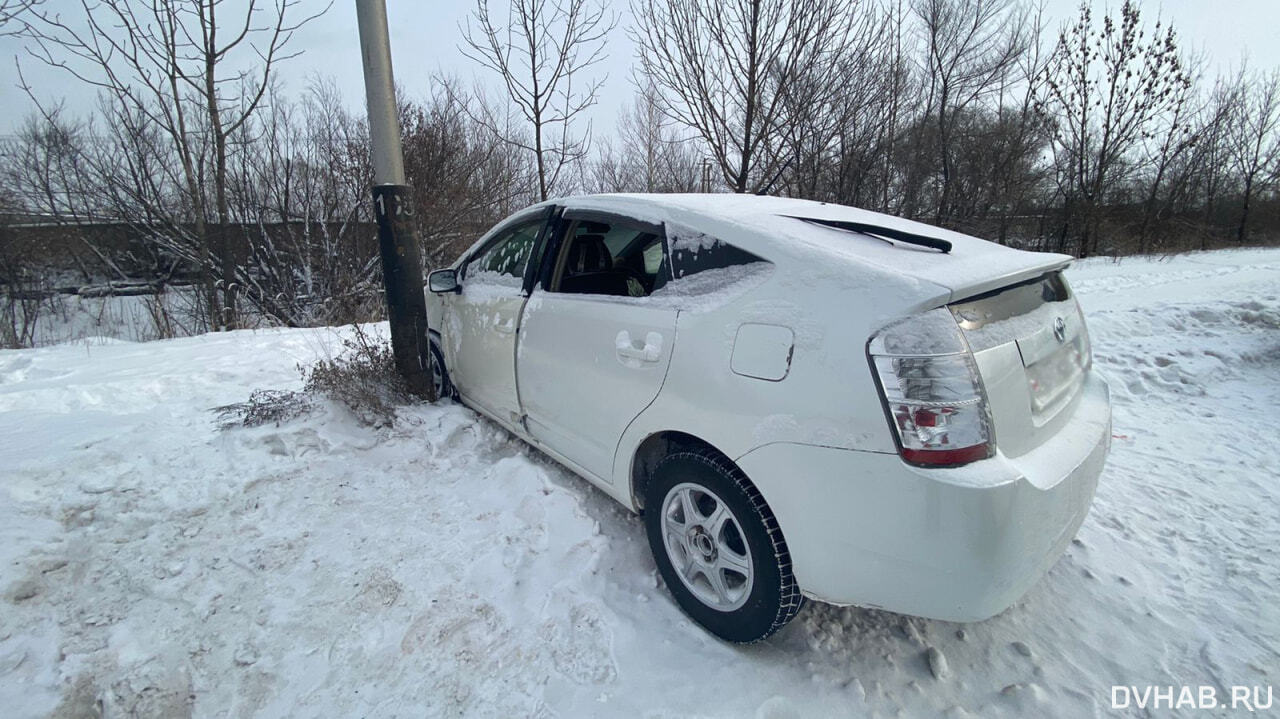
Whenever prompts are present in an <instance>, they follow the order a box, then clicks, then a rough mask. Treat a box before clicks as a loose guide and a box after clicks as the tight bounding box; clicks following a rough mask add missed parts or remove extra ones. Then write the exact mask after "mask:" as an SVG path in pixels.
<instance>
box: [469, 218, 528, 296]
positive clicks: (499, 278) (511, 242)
mask: <svg viewBox="0 0 1280 719" xmlns="http://www.w3.org/2000/svg"><path fill="white" fill-rule="evenodd" d="M543 224H544V221H543V220H542V219H537V220H530V221H529V222H523V223H520V224H519V225H516V226H515V227H512V228H511V229H509V230H506V231H504V232H503V233H502V234H501V235H499V237H498V238H497V239H496V240H494V241H493V242H492V243H490V245H489V248H488V249H486V250H485V251H483V252H481V253H480V254H478V255H477V256H476V257H474V258H472V259H471V260H470V261H469V262H467V264H466V267H465V268H464V269H463V271H462V276H463V279H465V280H466V281H467V282H480V283H483V284H488V285H500V286H503V287H523V286H524V269H525V265H526V264H528V262H529V255H530V254H532V253H533V248H534V245H535V244H537V240H538V231H539V230H541V229H542V225H543Z"/></svg>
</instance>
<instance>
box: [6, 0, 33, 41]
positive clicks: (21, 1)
mask: <svg viewBox="0 0 1280 719" xmlns="http://www.w3.org/2000/svg"><path fill="white" fill-rule="evenodd" d="M43 2H44V0H0V37H4V36H5V35H16V34H18V33H20V32H22V30H23V29H24V27H25V26H24V25H23V20H24V17H23V15H24V14H25V13H26V12H27V11H28V10H30V9H31V8H33V7H35V6H37V5H39V4H41V3H43Z"/></svg>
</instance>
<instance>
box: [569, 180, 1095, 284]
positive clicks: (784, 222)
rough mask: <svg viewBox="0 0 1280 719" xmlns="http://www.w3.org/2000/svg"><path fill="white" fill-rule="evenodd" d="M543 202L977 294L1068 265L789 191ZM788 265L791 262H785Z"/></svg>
mask: <svg viewBox="0 0 1280 719" xmlns="http://www.w3.org/2000/svg"><path fill="white" fill-rule="evenodd" d="M544 204H555V205H560V206H564V207H569V208H579V209H593V210H599V211H605V212H615V213H618V214H624V215H627V216H629V217H634V218H636V219H639V220H643V221H646V222H651V223H655V224H666V225H667V228H668V229H667V232H668V234H673V233H676V234H678V233H679V232H680V231H681V230H680V228H681V227H687V228H689V229H691V230H693V231H695V232H700V233H704V234H707V235H710V236H712V237H716V238H718V239H721V240H724V241H726V242H730V243H733V244H736V245H739V246H740V247H742V248H743V249H745V250H749V251H751V252H754V253H756V254H758V255H760V256H762V257H765V258H766V259H769V260H774V261H776V260H780V259H784V258H787V257H790V258H794V259H796V260H798V261H801V262H802V264H803V265H805V266H807V267H811V268H812V267H815V266H817V265H815V264H814V263H815V262H817V263H818V265H826V266H830V267H833V268H834V269H837V271H838V270H839V268H846V269H848V268H851V267H855V266H856V267H860V268H862V269H864V270H867V271H870V272H871V273H873V275H874V276H875V277H876V278H878V279H882V280H885V281H889V280H898V281H902V282H908V283H911V282H927V283H930V284H933V285H938V286H941V287H945V288H947V289H949V290H951V291H952V293H953V298H958V296H959V294H961V293H976V292H980V291H985V289H991V288H993V287H995V286H998V285H999V284H1001V283H1002V282H1003V281H1005V280H1007V279H1008V278H1011V277H1020V276H1025V275H1027V274H1028V273H1034V272H1037V271H1047V270H1050V269H1057V268H1061V267H1065V266H1066V265H1067V264H1069V263H1070V261H1071V258H1070V257H1068V256H1066V255H1058V254H1050V253H1041V252H1027V251H1024V250H1017V249H1014V248H1011V247H1006V246H1003V245H998V244H996V243H994V242H988V241H986V240H983V239H980V238H977V237H973V236H971V235H966V234H963V233H959V232H955V231H952V230H947V229H944V228H941V227H934V226H932V225H926V224H924V223H920V222H914V221H911V220H905V219H902V218H900V217H894V216H892V215H885V214H882V213H879V212H871V211H869V210H862V209H858V208H854V207H847V206H845V205H838V204H834V203H828V202H817V201H813V200H801V199H795V198H788V197H773V196H759V195H746V194H730V193H711V194H604V195H582V196H576V197H566V198H560V199H557V200H553V201H549V202H548V203H544ZM797 218H807V219H814V220H825V221H835V222H842V223H849V222H852V223H860V224H869V225H876V226H879V227H884V228H888V229H891V230H896V231H898V232H904V233H912V234H916V235H923V236H926V237H931V238H937V239H941V240H946V241H947V242H949V243H950V244H951V246H952V249H951V251H950V252H949V253H943V252H939V251H938V250H935V249H929V248H926V247H920V246H916V245H911V244H906V243H901V242H889V241H886V240H884V239H881V238H880V237H877V236H873V235H868V234H865V233H860V232H850V231H848V230H843V229H836V228H834V227H827V226H821V225H816V224H814V223H812V222H805V221H803V220H801V219H797ZM784 264H786V263H785V262H784Z"/></svg>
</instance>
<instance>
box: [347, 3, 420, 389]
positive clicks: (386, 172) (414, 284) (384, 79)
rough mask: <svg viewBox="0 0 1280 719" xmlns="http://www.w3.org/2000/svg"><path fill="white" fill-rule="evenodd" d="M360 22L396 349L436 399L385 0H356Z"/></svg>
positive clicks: (413, 382)
mask: <svg viewBox="0 0 1280 719" xmlns="http://www.w3.org/2000/svg"><path fill="white" fill-rule="evenodd" d="M356 22H357V24H358V25H359V27H360V57H361V59H362V60H363V63H364V94H365V104H366V106H367V107H368V111H369V145H370V151H371V154H372V156H373V214H374V217H375V218H376V219H377V221H378V249H379V252H380V254H381V255H382V279H383V283H384V285H385V287H386V296H387V319H388V320H389V324H390V325H391V351H392V353H393V354H394V355H395V361H396V369H397V370H398V371H399V372H400V374H401V376H403V377H404V379H405V382H406V383H407V384H408V385H409V391H410V392H412V393H413V394H415V395H417V396H419V397H424V398H426V399H428V400H434V399H435V385H434V384H432V382H431V372H430V367H431V364H430V363H431V353H430V350H429V348H428V345H427V305H426V300H425V297H424V296H423V294H422V256H421V253H420V252H419V251H418V242H417V238H416V237H414V232H413V225H412V218H413V198H412V196H411V195H410V193H409V186H408V185H406V184H405V177H404V155H403V153H402V152H401V149H400V121H399V118H398V117H397V114H396V96H395V80H394V79H393V78H392V75H391V40H390V37H389V36H388V34H387V6H386V2H385V0H356Z"/></svg>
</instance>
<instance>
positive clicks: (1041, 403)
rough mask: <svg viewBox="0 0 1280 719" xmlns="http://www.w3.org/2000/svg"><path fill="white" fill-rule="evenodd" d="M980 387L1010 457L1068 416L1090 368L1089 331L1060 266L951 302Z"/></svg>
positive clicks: (1046, 435) (1030, 446)
mask: <svg viewBox="0 0 1280 719" xmlns="http://www.w3.org/2000/svg"><path fill="white" fill-rule="evenodd" d="M949 308H950V310H951V313H952V315H953V316H954V317H955V319H956V322H957V324H958V325H959V326H960V329H961V330H962V331H963V332H964V334H965V338H966V339H967V340H968V342H969V347H970V349H971V351H972V352H973V356H974V360H975V363H976V365H977V368H978V372H979V374H980V375H981V377H982V382H983V386H984V387H985V389H986V394H987V399H988V402H989V406H990V410H991V417H992V421H993V423H994V429H995V436H996V443H997V446H998V447H999V448H1000V450H1001V451H1002V452H1004V453H1005V455H1007V456H1011V457H1016V456H1018V455H1021V454H1024V453H1026V452H1028V451H1030V450H1032V449H1035V448H1036V447H1038V446H1039V445H1040V444H1041V443H1042V442H1044V441H1045V440H1046V439H1048V438H1049V437H1051V436H1052V435H1053V434H1054V433H1055V432H1056V431H1057V429H1058V428H1059V426H1060V425H1061V424H1062V423H1063V422H1065V421H1066V419H1067V418H1068V417H1069V416H1070V412H1069V411H1068V409H1069V407H1071V406H1072V404H1073V401H1074V400H1075V398H1076V397H1077V395H1078V394H1079V389H1080V387H1081V386H1082V385H1083V383H1084V379H1085V375H1086V373H1087V372H1088V370H1089V367H1090V363H1091V359H1090V347H1089V334H1088V331H1087V329H1086V327H1085V323H1084V317H1083V315H1082V314H1081V312H1080V308H1079V305H1078V304H1077V303H1076V300H1075V297H1074V295H1072V293H1071V290H1070V287H1069V286H1068V285H1067V282H1066V280H1065V278H1064V277H1063V276H1062V273H1061V271H1058V270H1053V271H1049V272H1044V273H1042V274H1040V275H1038V276H1034V277H1032V278H1030V279H1023V280H1020V281H1015V282H1013V283H1011V284H1007V285H1004V286H1002V287H999V288H998V289H994V290H988V291H986V292H983V293H981V294H976V295H970V296H968V297H966V298H965V299H962V300H960V301H958V302H952V303H951V304H950V305H949Z"/></svg>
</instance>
